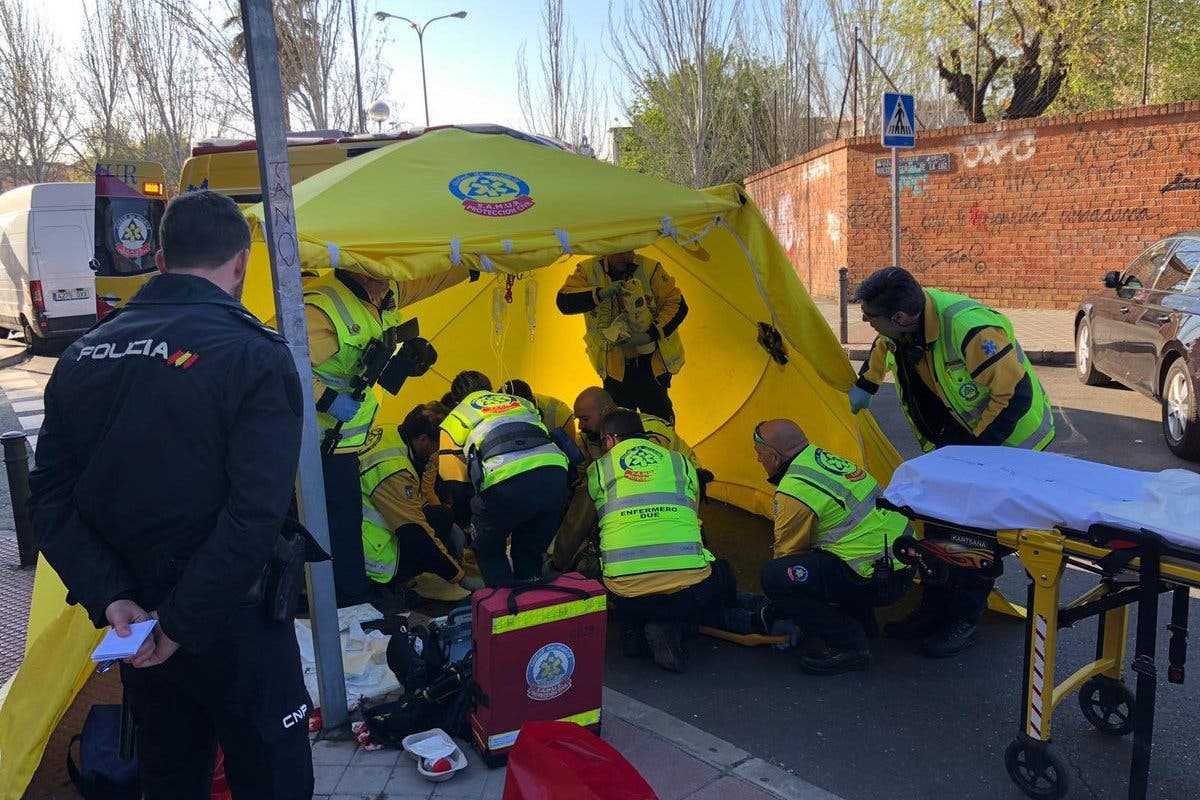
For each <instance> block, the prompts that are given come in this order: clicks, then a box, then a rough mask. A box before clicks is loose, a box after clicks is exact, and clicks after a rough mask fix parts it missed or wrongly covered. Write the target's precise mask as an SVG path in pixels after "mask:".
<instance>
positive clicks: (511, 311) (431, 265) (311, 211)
mask: <svg viewBox="0 0 1200 800" xmlns="http://www.w3.org/2000/svg"><path fill="white" fill-rule="evenodd" d="M294 201H295V207H296V223H297V228H298V230H299V231H300V243H299V252H300V257H301V263H302V265H303V266H304V267H305V268H312V269H328V268H329V267H331V266H340V267H342V268H348V269H356V270H360V271H364V272H367V273H370V274H374V275H377V276H387V277H392V278H395V279H398V280H406V279H412V278H417V277H423V276H429V275H434V274H437V273H439V272H443V271H446V270H449V269H451V268H452V267H455V266H459V267H470V268H473V269H478V270H481V272H482V275H481V277H480V279H479V280H478V281H475V282H465V281H464V282H461V283H459V284H457V285H455V286H453V287H452V288H449V289H447V290H445V291H443V292H441V293H439V294H437V295H435V296H434V297H431V298H428V299H426V300H423V301H421V302H420V303H417V304H415V305H413V306H411V307H409V308H407V309H406V310H405V315H406V316H417V317H418V318H419V319H420V322H421V330H422V334H423V335H424V336H426V337H427V338H429V339H430V340H431V341H432V342H433V344H434V346H435V347H436V348H437V351H438V353H439V359H438V363H437V365H436V366H435V367H434V369H433V370H432V371H431V372H430V373H429V374H428V375H426V376H424V377H422V378H421V379H419V380H415V381H411V382H410V383H408V384H406V385H405V386H404V388H403V390H402V391H401V393H400V395H399V396H398V397H394V398H393V397H385V398H384V403H383V410H382V412H381V416H380V419H381V420H383V421H389V420H391V421H395V420H398V419H400V418H401V417H402V416H403V415H404V414H405V413H406V412H407V411H408V410H409V409H410V408H412V407H413V406H414V405H416V404H417V403H419V402H424V401H427V400H431V399H436V398H439V397H441V395H442V394H443V393H444V392H445V391H446V389H447V388H448V385H449V380H450V378H452V377H453V376H454V374H456V373H457V372H458V371H459V370H462V369H478V370H481V371H483V372H485V373H487V374H489V375H490V376H491V377H492V379H493V380H495V381H500V380H504V379H506V378H513V377H519V378H523V379H525V380H527V381H528V382H529V383H530V384H531V385H532V386H533V388H534V390H535V391H536V392H538V393H541V394H550V395H555V396H558V397H560V398H562V399H564V400H566V401H567V402H568V403H570V402H572V401H573V400H574V398H575V395H576V394H577V393H578V392H579V391H580V390H581V389H583V388H584V387H586V386H590V385H597V384H598V383H599V379H598V377H597V376H596V374H595V373H594V372H593V371H592V370H591V367H590V366H589V364H588V360H587V358H586V356H585V355H584V349H583V341H582V337H583V319H582V317H578V316H576V317H564V316H562V315H561V314H559V312H558V310H557V309H556V307H555V304H554V295H555V293H556V292H557V291H558V289H559V287H560V286H561V285H562V282H563V281H564V280H565V278H566V276H567V275H568V274H569V272H570V270H571V269H573V267H574V264H575V263H577V261H578V260H579V259H580V258H581V257H584V256H586V255H591V254H605V253H612V252H617V251H620V250H625V249H635V248H636V249H639V250H640V251H641V252H643V253H645V254H646V255H648V256H650V257H652V258H655V259H657V260H659V261H661V262H662V264H663V265H664V266H665V267H666V269H667V270H668V271H670V272H671V274H672V275H674V276H675V278H676V281H677V282H678V284H679V286H680V288H681V289H682V291H683V294H684V297H685V299H686V301H687V304H688V308H689V312H688V316H687V319H686V320H685V321H684V323H683V325H682V327H681V328H680V333H681V336H682V338H683V343H684V347H685V350H686V354H687V361H686V364H685V365H684V367H683V370H682V372H681V373H680V374H679V375H678V376H676V378H675V382H674V383H673V384H672V387H671V397H672V399H673V400H674V403H675V409H676V414H677V416H678V429H679V432H680V433H681V434H682V436H683V437H684V438H685V439H687V440H688V441H689V442H691V443H692V444H693V445H694V446H695V449H696V452H697V454H698V456H699V457H700V459H701V460H702V461H703V462H704V464H705V465H706V466H707V467H708V468H709V469H711V470H712V471H713V472H714V473H715V475H716V482H715V483H714V484H713V486H712V487H711V489H710V494H711V495H712V496H713V497H715V498H717V499H723V500H726V501H728V502H730V503H733V504H735V505H737V506H740V507H741V508H744V509H747V510H750V511H755V512H758V513H764V514H765V513H769V505H770V495H771V490H770V487H769V486H768V485H767V483H766V482H765V480H764V476H763V474H762V469H761V467H760V466H759V465H758V463H757V462H756V461H755V458H754V450H753V447H752V443H751V442H752V439H751V433H752V430H753V427H754V425H755V424H756V423H757V422H759V421H760V420H764V419H768V418H772V417H790V418H792V419H795V420H797V421H798V422H799V423H800V424H801V425H802V426H803V427H804V428H805V430H806V431H807V432H808V434H809V436H810V438H811V439H812V440H813V441H814V442H815V443H816V444H817V445H819V446H821V447H825V448H828V449H830V450H833V451H835V452H837V453H840V454H843V455H845V456H846V457H848V458H854V459H859V460H861V461H863V462H864V463H865V465H866V466H867V467H868V469H869V470H870V471H871V472H872V473H873V474H874V475H875V476H876V477H877V478H879V479H880V480H881V481H886V480H887V479H888V478H889V477H890V476H891V473H892V470H893V469H894V468H895V466H896V465H897V464H898V463H899V457H898V456H897V454H896V452H895V450H894V449H893V448H892V446H891V444H890V443H889V442H888V441H887V440H886V438H884V436H883V434H882V433H881V432H880V431H879V429H878V427H877V426H876V425H875V423H874V421H873V420H872V418H871V417H870V416H869V415H868V414H860V415H858V416H854V415H851V414H850V412H849V407H848V403H847V400H846V395H845V392H846V391H847V390H848V389H849V387H850V386H851V384H852V382H853V380H854V374H853V371H852V370H851V368H850V364H849V362H848V361H847V360H846V357H845V355H844V354H843V352H842V349H841V347H840V346H839V344H838V342H837V340H836V338H835V337H834V335H833V333H832V331H831V330H830V329H829V326H828V325H827V324H826V322H825V320H824V318H823V317H822V316H821V315H820V313H819V312H818V311H817V309H816V307H815V306H814V305H813V303H812V301H811V299H810V298H809V296H808V293H807V292H806V291H805V289H804V287H803V286H802V285H801V284H800V281H799V279H798V278H797V277H796V275H795V273H794V271H793V270H792V267H791V265H790V263H789V262H788V259H787V256H786V255H785V253H784V252H783V250H782V248H781V247H780V246H779V244H778V242H777V241H776V240H775V238H774V236H773V235H772V234H771V231H770V229H769V228H768V227H767V225H766V223H765V222H764V221H763V219H762V216H761V215H760V214H759V212H758V210H757V209H756V208H755V207H754V204H753V203H752V202H750V200H749V198H748V197H747V196H746V195H745V194H744V193H743V192H742V191H741V190H740V189H739V188H737V187H734V186H723V187H717V188H714V189H710V190H706V191H694V190H691V189H685V188H682V187H679V186H675V185H672V184H669V183H666V182H663V181H660V180H657V179H654V178H650V177H647V176H645V175H641V174H638V173H635V172H631V171H629V170H625V169H620V168H618V167H614V166H611V165H608V164H605V163H602V162H597V161H594V160H592V159H588V158H584V157H582V156H578V155H575V154H572V153H567V152H563V151H560V150H556V149H553V148H550V147H545V146H541V145H537V144H533V143H530V142H527V141H522V140H519V139H517V138H514V137H511V136H507V135H503V134H479V133H468V132H465V131H461V130H455V129H449V130H442V131H436V132H431V133H428V134H425V135H423V136H420V137H417V138H415V139H412V140H409V141H404V142H400V143H397V144H395V145H391V146H389V147H386V148H382V149H380V150H377V151H374V152H373V153H370V154H367V155H363V156H358V157H356V158H353V159H351V160H349V161H347V162H346V163H344V164H342V165H340V166H337V167H334V168H332V169H329V170H327V171H325V172H323V173H321V174H319V175H316V176H315V177H312V178H309V179H308V180H306V181H304V182H303V183H301V184H299V185H297V186H296V187H294ZM247 216H248V217H250V218H251V220H252V222H256V221H257V219H258V218H259V217H260V216H261V207H256V208H252V209H250V210H249V211H248V212H247ZM255 232H256V238H257V239H258V241H259V244H257V245H256V246H255V248H254V253H253V257H252V264H251V273H250V276H249V278H248V280H247V287H246V296H245V300H246V304H247V305H248V306H249V307H250V309H251V310H252V311H254V312H255V313H256V314H258V315H259V316H260V317H262V318H263V319H269V318H270V317H271V316H272V315H273V313H274V308H273V299H272V292H271V286H270V275H269V270H268V269H267V266H266V261H265V249H264V248H263V247H262V246H261V236H262V234H261V231H260V230H258V228H257V226H256V231H255ZM284 244H285V246H286V244H287V243H284ZM510 278H511V280H510ZM759 322H766V323H769V324H772V325H774V326H775V327H776V328H777V329H778V330H779V332H780V334H781V335H782V338H783V341H784V343H785V346H786V349H787V354H788V359H789V360H788V363H787V364H786V365H780V364H777V363H776V362H775V361H773V360H772V359H771V357H770V356H769V355H768V353H767V351H766V350H765V349H764V348H763V347H762V346H761V345H759V343H758V323H759ZM64 597H65V592H64V590H63V588H62V585H61V583H59V582H58V580H57V578H56V577H55V576H54V574H53V572H52V571H50V570H49V569H48V568H46V566H45V565H44V564H42V565H41V566H40V567H39V574H38V580H37V589H36V590H35V598H34V605H33V610H32V612H31V622H30V634H31V635H30V644H29V646H28V650H27V656H26V660H25V663H24V665H23V666H22V668H21V670H20V671H19V672H18V673H17V675H16V676H15V678H14V680H13V681H12V683H11V685H10V687H9V688H10V691H9V693H8V697H7V700H6V702H5V703H4V705H3V707H0V797H4V798H13V799H14V800H15V798H18V797H20V795H21V793H22V792H23V791H24V788H25V786H26V785H27V784H28V782H29V779H30V777H31V776H32V774H33V771H34V770H35V769H36V767H37V764H38V762H39V760H40V758H41V753H42V749H43V748H44V746H45V742H46V740H47V739H48V738H49V736H50V733H51V732H52V730H53V729H54V726H55V725H56V724H57V722H58V720H59V719H60V718H61V716H62V714H63V713H64V711H65V710H66V708H67V707H68V705H69V704H70V701H71V699H72V698H73V697H74V695H75V693H76V692H77V691H78V690H79V687H80V686H82V683H83V681H84V680H85V679H86V676H87V672H88V667H89V665H88V664H87V662H86V658H87V655H86V654H87V652H88V651H90V649H91V648H92V647H93V645H94V642H95V639H96V634H95V632H94V631H93V629H92V628H91V625H90V623H89V622H88V621H87V619H86V617H85V616H84V614H83V613H82V611H80V610H79V609H78V608H68V607H67V606H65V605H64V602H63V601H64ZM35 634H36V635H35Z"/></svg>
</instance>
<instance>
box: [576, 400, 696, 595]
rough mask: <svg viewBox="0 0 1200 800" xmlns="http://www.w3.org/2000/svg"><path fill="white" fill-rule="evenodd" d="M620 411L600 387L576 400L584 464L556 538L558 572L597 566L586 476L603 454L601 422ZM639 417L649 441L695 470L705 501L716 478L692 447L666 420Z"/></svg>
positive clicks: (578, 439) (592, 509) (593, 508)
mask: <svg viewBox="0 0 1200 800" xmlns="http://www.w3.org/2000/svg"><path fill="white" fill-rule="evenodd" d="M617 407H618V406H617V404H616V402H615V401H614V400H613V398H612V395H610V394H609V393H608V392H606V391H605V390H604V389H602V388H600V387H599V386H589V387H588V388H586V389H584V390H583V391H582V392H580V393H579V396H578V397H577V398H575V408H574V414H575V418H576V419H577V420H578V424H579V433H578V435H577V437H576V449H577V450H578V452H579V453H580V454H581V456H582V458H583V461H582V465H581V468H580V470H579V471H578V472H579V474H578V476H577V480H576V481H575V482H574V483H573V484H572V490H571V501H570V503H569V505H568V506H567V514H566V516H565V517H563V522H562V525H560V526H559V529H558V534H557V535H556V536H555V537H554V551H553V563H554V566H555V568H556V569H560V570H567V569H573V568H574V569H579V570H580V571H581V572H584V573H585V574H589V573H590V572H591V570H592V567H593V565H594V558H593V557H592V556H591V555H590V553H589V552H588V551H589V548H588V541H589V537H592V538H594V536H595V528H596V506H595V504H594V503H593V502H592V500H591V498H590V497H589V496H588V493H587V488H586V472H587V467H588V465H590V464H591V463H592V462H593V461H595V460H596V459H598V458H599V457H600V456H601V455H602V454H603V452H604V448H603V445H602V443H601V441H600V420H602V419H603V418H604V415H605V414H607V413H609V412H610V411H612V410H614V409H616V408H617ZM638 416H640V417H641V420H642V430H643V432H644V434H645V438H646V439H648V440H649V441H651V442H653V443H654V444H657V445H661V446H662V447H665V448H667V449H668V450H673V451H675V452H676V453H679V454H680V455H682V456H683V457H684V458H686V459H687V460H688V462H689V463H690V464H691V465H692V466H693V467H694V468H695V470H696V475H697V476H698V477H699V479H700V496H701V498H703V497H704V487H705V486H706V485H707V484H708V482H709V481H711V480H712V479H713V474H712V473H711V472H709V471H708V470H707V469H705V468H704V467H703V466H701V464H700V459H699V458H697V457H696V453H695V451H694V450H692V448H691V445H689V444H688V443H687V442H686V441H684V439H683V437H682V436H680V435H679V434H678V433H676V432H675V428H674V426H672V425H671V423H670V422H667V421H666V420H665V419H662V418H661V417H656V416H654V415H653V414H647V413H645V412H642V413H640V414H639V415H638Z"/></svg>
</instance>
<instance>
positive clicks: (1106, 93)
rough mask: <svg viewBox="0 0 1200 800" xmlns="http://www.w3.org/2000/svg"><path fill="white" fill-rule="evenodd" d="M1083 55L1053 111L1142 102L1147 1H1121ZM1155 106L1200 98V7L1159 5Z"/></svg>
mask: <svg viewBox="0 0 1200 800" xmlns="http://www.w3.org/2000/svg"><path fill="white" fill-rule="evenodd" d="M1113 5H1114V7H1113V8H1112V9H1111V11H1110V12H1109V13H1107V14H1106V15H1105V16H1104V18H1103V19H1102V20H1101V23H1100V29H1099V31H1098V33H1097V35H1096V36H1095V37H1094V39H1093V41H1092V42H1091V45H1090V46H1089V47H1086V48H1083V49H1081V50H1080V51H1079V53H1078V54H1077V55H1076V58H1075V59H1074V62H1073V63H1072V66H1071V70H1070V71H1069V72H1068V74H1067V80H1066V82H1065V84H1064V85H1063V88H1062V92H1061V93H1060V94H1059V97H1058V99H1057V101H1056V102H1055V103H1054V105H1053V107H1052V108H1051V111H1052V112H1075V111H1092V110H1096V109H1102V108H1114V107H1119V106H1129V105H1137V104H1139V103H1141V101H1142V63H1143V62H1142V59H1143V54H1144V49H1143V48H1144V44H1145V33H1146V0H1120V1H1119V2H1116V3H1114V4H1113ZM1150 8H1151V12H1152V18H1151V27H1150V72H1149V78H1150V80H1149V96H1148V98H1147V101H1148V102H1150V103H1172V102H1176V101H1179V100H1188V99H1192V98H1197V97H1200V2H1197V0H1153V2H1152V4H1151V6H1150Z"/></svg>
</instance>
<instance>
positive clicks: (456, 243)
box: [450, 236, 462, 267]
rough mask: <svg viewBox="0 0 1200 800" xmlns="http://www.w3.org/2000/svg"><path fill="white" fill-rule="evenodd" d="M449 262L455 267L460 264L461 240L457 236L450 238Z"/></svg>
mask: <svg viewBox="0 0 1200 800" xmlns="http://www.w3.org/2000/svg"><path fill="white" fill-rule="evenodd" d="M450 263H451V264H453V265H454V266H456V267H461V266H462V241H461V240H460V239H459V238H458V237H457V236H455V237H453V238H452V239H450Z"/></svg>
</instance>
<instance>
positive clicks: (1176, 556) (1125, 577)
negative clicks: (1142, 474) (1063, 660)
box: [879, 501, 1200, 800]
mask: <svg viewBox="0 0 1200 800" xmlns="http://www.w3.org/2000/svg"><path fill="white" fill-rule="evenodd" d="M879 505H880V506H881V507H885V508H890V509H892V510H895V511H898V512H900V513H902V514H904V515H905V516H907V517H909V519H911V520H913V522H914V528H916V529H917V532H918V536H919V537H923V536H924V527H925V523H930V524H932V525H936V526H940V527H942V528H946V529H952V530H953V532H956V533H957V532H961V533H962V534H966V536H967V537H974V538H981V539H983V540H985V541H987V542H988V543H989V544H990V545H991V546H992V547H993V552H994V555H995V557H996V560H997V561H998V560H999V559H1000V558H1003V556H1004V555H1006V554H1007V553H1008V552H1014V553H1015V554H1016V556H1017V558H1018V559H1019V560H1020V562H1021V566H1022V567H1023V568H1024V570H1025V573H1026V575H1027V577H1028V578H1029V588H1028V599H1027V614H1026V615H1025V646H1024V669H1023V672H1024V680H1023V686H1022V691H1021V723H1020V729H1019V731H1018V733H1017V736H1016V738H1014V739H1013V741H1012V742H1011V743H1010V744H1009V746H1008V748H1007V750H1006V752H1005V766H1006V768H1007V769H1008V772H1009V777H1010V778H1012V780H1013V782H1014V783H1016V784H1017V786H1018V787H1020V788H1021V790H1022V791H1023V792H1025V794H1027V795H1028V796H1030V797H1035V798H1061V797H1064V796H1065V795H1066V794H1067V792H1068V790H1069V788H1070V772H1071V771H1070V769H1069V767H1068V765H1067V762H1066V760H1065V759H1064V758H1063V757H1062V756H1061V755H1060V754H1059V753H1058V752H1057V751H1056V750H1055V748H1054V747H1053V745H1052V744H1051V736H1050V731H1051V721H1052V718H1053V714H1054V711H1055V709H1057V708H1058V707H1059V706H1060V705H1061V704H1062V703H1063V701H1064V700H1066V699H1067V697H1069V696H1070V695H1072V694H1075V693H1077V692H1078V696H1079V703H1080V707H1081V709H1082V710H1083V712H1084V715H1085V717H1086V718H1087V720H1088V722H1090V723H1091V724H1092V725H1093V726H1094V727H1096V728H1097V729H1098V730H1100V731H1101V732H1102V733H1105V734H1108V735H1111V736H1124V735H1126V734H1128V733H1132V734H1133V752H1132V756H1131V759H1130V767H1129V789H1128V797H1129V798H1130V800H1144V798H1145V797H1146V791H1147V787H1148V784H1149V775H1150V754H1151V746H1152V740H1153V730H1154V706H1155V701H1156V698H1157V682H1158V668H1157V666H1156V664H1155V649H1156V646H1157V634H1158V598H1159V595H1160V594H1164V593H1166V592H1171V593H1172V594H1173V598H1172V609H1171V622H1170V624H1169V625H1168V626H1167V630H1168V631H1170V633H1171V639H1170V644H1169V653H1168V662H1169V663H1168V669H1167V680H1168V681H1169V682H1170V683H1183V680H1184V662H1185V661H1186V658H1187V617H1188V590H1189V589H1191V588H1200V552H1197V551H1194V550H1188V549H1185V548H1181V547H1178V546H1175V545H1172V544H1170V543H1169V542H1167V541H1165V540H1164V539H1163V538H1162V537H1161V536H1159V535H1158V534H1156V533H1154V532H1153V531H1150V530H1147V529H1144V528H1143V529H1141V530H1138V531H1132V530H1127V529H1122V528H1118V527H1114V526H1110V525H1102V524H1097V525H1093V526H1091V528H1089V529H1088V531H1086V532H1081V531H1073V530H1066V529H1052V530H1029V529H1013V530H997V531H989V530H984V529H979V528H972V527H969V526H966V525H963V524H961V523H957V522H950V521H947V520H942V519H936V518H933V517H928V516H924V515H920V514H918V513H915V512H914V511H913V510H912V509H911V508H907V507H897V506H893V505H891V504H889V503H888V502H887V501H880V502H879ZM938 536H940V534H938ZM1068 564H1071V565H1072V566H1075V567H1078V568H1080V569H1082V570H1085V571H1088V572H1092V573H1094V574H1097V575H1099V576H1100V583H1099V584H1098V585H1097V586H1096V587H1095V588H1094V589H1091V590H1090V591H1088V592H1085V593H1084V594H1083V595H1082V596H1080V597H1079V598H1077V599H1075V600H1073V601H1071V602H1069V603H1067V604H1066V605H1063V606H1060V595H1061V582H1062V577H1063V574H1064V573H1065V571H1066V567H1067V565H1068ZM995 594H996V593H993V596H994V595H995ZM1133 604H1138V606H1139V612H1138V623H1137V633H1136V640H1135V645H1134V658H1133V661H1132V663H1131V665H1130V668H1131V669H1132V671H1133V672H1134V673H1135V674H1136V692H1131V691H1130V690H1129V689H1128V687H1126V685H1125V684H1124V682H1123V681H1124V677H1125V668H1124V663H1125V655H1126V653H1125V649H1126V648H1125V643H1126V639H1127V634H1128V628H1129V607H1130V606H1131V605H1133ZM989 605H990V607H992V608H993V610H1002V611H1006V612H1007V611H1008V609H1000V608H997V605H996V603H994V602H991V603H989ZM1009 613H1011V612H1009ZM1014 616H1017V615H1016V614H1014ZM1089 617H1097V623H1098V630H1097V637H1096V657H1095V659H1093V660H1092V661H1091V662H1090V663H1088V664H1085V665H1084V666H1082V667H1080V668H1079V669H1078V670H1076V671H1075V672H1074V673H1073V674H1072V675H1070V676H1069V677H1067V678H1066V679H1065V680H1064V681H1062V682H1061V683H1059V684H1057V685H1056V684H1055V682H1054V681H1055V660H1056V646H1057V638H1058V630H1059V629H1060V628H1063V627H1072V626H1074V625H1075V624H1076V623H1077V622H1080V621H1082V620H1084V619H1087V618H1089ZM1122 706H1125V707H1126V708H1127V709H1128V711H1127V712H1125V713H1123V712H1121V710H1120V709H1121V707H1122Z"/></svg>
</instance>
